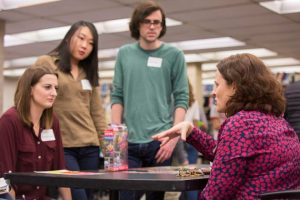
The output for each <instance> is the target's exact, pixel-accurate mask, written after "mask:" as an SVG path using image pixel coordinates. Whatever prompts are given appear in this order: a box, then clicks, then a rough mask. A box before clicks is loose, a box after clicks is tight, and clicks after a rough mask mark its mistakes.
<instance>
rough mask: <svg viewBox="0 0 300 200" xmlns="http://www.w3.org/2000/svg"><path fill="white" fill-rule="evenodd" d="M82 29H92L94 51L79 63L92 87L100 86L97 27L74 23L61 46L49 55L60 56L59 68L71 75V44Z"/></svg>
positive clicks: (82, 22)
mask: <svg viewBox="0 0 300 200" xmlns="http://www.w3.org/2000/svg"><path fill="white" fill-rule="evenodd" d="M82 27H87V28H89V29H90V31H91V33H92V35H93V50H92V52H91V53H90V55H89V56H88V57H87V58H85V59H84V60H81V61H80V62H79V66H80V67H82V68H83V70H84V71H85V73H86V76H87V79H88V80H89V81H90V83H91V85H92V86H98V85H99V76H98V33H97V30H96V28H95V26H94V25H93V24H92V23H90V22H86V21H78V22H76V23H74V24H73V25H72V26H71V28H70V29H69V31H68V32H67V34H66V35H65V37H64V38H63V40H62V41H61V42H60V44H59V45H58V46H57V47H56V48H55V49H53V50H52V51H51V52H50V53H49V55H52V56H58V58H59V59H58V63H57V65H58V68H59V69H60V70H61V71H63V72H65V73H70V71H71V52H70V42H71V38H72V37H73V36H74V34H75V33H76V31H77V30H78V29H80V28H82Z"/></svg>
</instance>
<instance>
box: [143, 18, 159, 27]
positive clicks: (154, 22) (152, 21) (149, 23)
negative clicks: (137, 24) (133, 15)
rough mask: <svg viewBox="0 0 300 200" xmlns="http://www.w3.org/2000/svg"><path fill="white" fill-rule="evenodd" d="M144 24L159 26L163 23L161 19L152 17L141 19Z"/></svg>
mask: <svg viewBox="0 0 300 200" xmlns="http://www.w3.org/2000/svg"><path fill="white" fill-rule="evenodd" d="M141 23H142V24H144V25H146V26H149V27H150V26H151V25H153V26H154V27H158V26H160V25H161V21H160V20H150V19H144V20H142V21H141Z"/></svg>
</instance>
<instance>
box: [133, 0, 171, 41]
mask: <svg viewBox="0 0 300 200" xmlns="http://www.w3.org/2000/svg"><path fill="white" fill-rule="evenodd" d="M157 10H160V12H161V15H162V22H161V27H162V30H161V32H160V35H159V38H161V37H163V36H164V35H165V34H166V32H167V26H166V14H165V12H164V10H163V9H162V7H160V6H159V5H158V4H157V3H156V2H154V1H146V2H142V3H140V4H139V5H138V6H137V7H136V8H135V10H134V12H133V13H132V16H131V21H130V23H129V29H130V33H131V37H132V38H134V39H136V40H138V39H139V38H140V24H141V22H142V21H143V20H144V19H145V18H146V17H148V16H149V15H151V14H152V13H153V12H155V11H157Z"/></svg>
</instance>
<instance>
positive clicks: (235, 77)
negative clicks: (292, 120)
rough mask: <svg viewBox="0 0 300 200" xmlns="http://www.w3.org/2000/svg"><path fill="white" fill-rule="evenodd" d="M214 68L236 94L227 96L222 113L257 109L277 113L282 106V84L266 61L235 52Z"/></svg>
mask: <svg viewBox="0 0 300 200" xmlns="http://www.w3.org/2000/svg"><path fill="white" fill-rule="evenodd" d="M217 69H218V70H219V72H220V73H221V75H222V76H223V78H224V79H225V80H226V82H227V84H228V85H232V84H234V86H235V87H236V90H235V94H234V95H233V96H232V97H231V98H230V99H229V101H228V102H227V105H226V110H225V113H226V115H227V116H231V115H234V114H235V113H237V112H239V111H241V110H257V111H260V112H264V113H267V114H274V115H276V116H280V115H282V114H283V113H284V110H285V99H284V96H283V91H282V86H281V85H280V83H279V82H278V81H277V80H276V78H275V76H274V75H273V74H272V72H271V71H270V70H269V68H267V67H266V65H265V64H264V63H263V62H262V61H261V60H260V59H259V58H257V57H256V56H254V55H252V54H237V55H232V56H230V57H228V58H225V59H223V60H221V61H220V62H219V63H218V65H217Z"/></svg>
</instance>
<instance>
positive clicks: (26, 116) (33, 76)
mask: <svg viewBox="0 0 300 200" xmlns="http://www.w3.org/2000/svg"><path fill="white" fill-rule="evenodd" d="M46 74H54V75H55V76H57V77H58V75H57V73H56V72H55V71H54V70H53V69H52V68H51V66H47V64H46V63H44V64H42V65H34V66H31V67H29V68H27V69H26V70H25V72H24V73H23V75H22V76H21V77H20V78H19V81H18V84H17V89H16V92H15V97H14V104H15V108H16V110H17V111H18V114H19V116H20V118H21V120H22V121H23V122H24V123H25V124H26V125H27V126H32V121H31V117H30V101H31V98H32V97H31V88H32V87H33V86H34V85H36V84H37V83H38V82H39V81H40V79H41V78H42V77H43V76H44V75H46ZM40 122H41V124H42V125H44V126H45V128H46V129H49V128H51V127H52V123H53V107H50V108H46V109H45V110H44V111H43V114H42V116H41V119H40Z"/></svg>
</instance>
